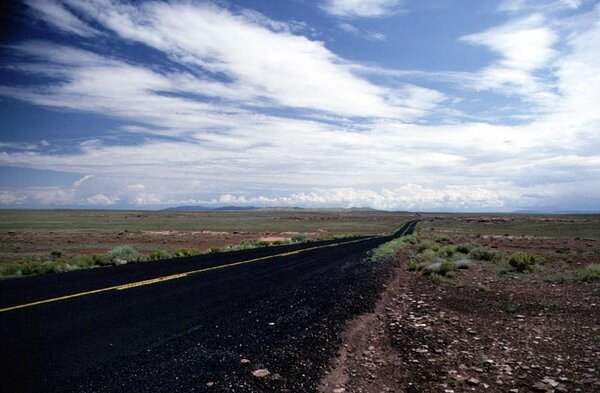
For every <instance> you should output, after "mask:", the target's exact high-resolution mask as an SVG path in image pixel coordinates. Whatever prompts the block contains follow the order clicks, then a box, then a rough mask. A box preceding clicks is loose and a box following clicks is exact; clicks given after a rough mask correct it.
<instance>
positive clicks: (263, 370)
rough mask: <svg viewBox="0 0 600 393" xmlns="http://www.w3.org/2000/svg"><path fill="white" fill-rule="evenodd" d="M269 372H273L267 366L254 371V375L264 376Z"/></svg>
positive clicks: (257, 376)
mask: <svg viewBox="0 0 600 393" xmlns="http://www.w3.org/2000/svg"><path fill="white" fill-rule="evenodd" d="M269 374H271V373H270V372H269V370H267V369H266V368H259V369H258V370H254V371H252V375H254V376H255V377H256V378H264V377H266V376H268V375H269Z"/></svg>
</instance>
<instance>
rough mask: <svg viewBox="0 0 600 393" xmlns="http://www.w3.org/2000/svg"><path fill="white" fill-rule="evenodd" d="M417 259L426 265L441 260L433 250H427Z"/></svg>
mask: <svg viewBox="0 0 600 393" xmlns="http://www.w3.org/2000/svg"><path fill="white" fill-rule="evenodd" d="M415 259H416V260H417V262H421V263H426V262H432V261H435V260H437V259H439V257H438V254H437V252H435V251H433V250H429V249H426V250H425V251H424V252H421V253H419V254H418V255H417V256H416V257H415Z"/></svg>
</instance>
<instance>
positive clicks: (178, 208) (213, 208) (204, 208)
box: [160, 206, 377, 212]
mask: <svg viewBox="0 0 600 393" xmlns="http://www.w3.org/2000/svg"><path fill="white" fill-rule="evenodd" d="M222 210H228V211H236V210H241V211H245V210H285V211H289V210H316V211H330V212H336V211H340V212H352V211H357V212H360V211H377V209H372V208H370V207H351V208H303V207H295V206H289V207H257V206H175V207H168V208H166V209H161V210H160V211H163V212H204V211H222Z"/></svg>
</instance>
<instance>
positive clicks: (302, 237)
mask: <svg viewBox="0 0 600 393" xmlns="http://www.w3.org/2000/svg"><path fill="white" fill-rule="evenodd" d="M292 241H293V242H296V243H304V242H306V241H308V237H307V236H306V235H305V234H304V233H296V234H295V235H293V236H292Z"/></svg>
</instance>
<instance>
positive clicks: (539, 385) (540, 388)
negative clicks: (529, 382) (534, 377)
mask: <svg viewBox="0 0 600 393" xmlns="http://www.w3.org/2000/svg"><path fill="white" fill-rule="evenodd" d="M531 389H533V391H534V392H546V391H548V390H551V389H550V387H549V386H548V385H546V384H545V383H544V382H536V383H534V384H533V386H532V387H531Z"/></svg>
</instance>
